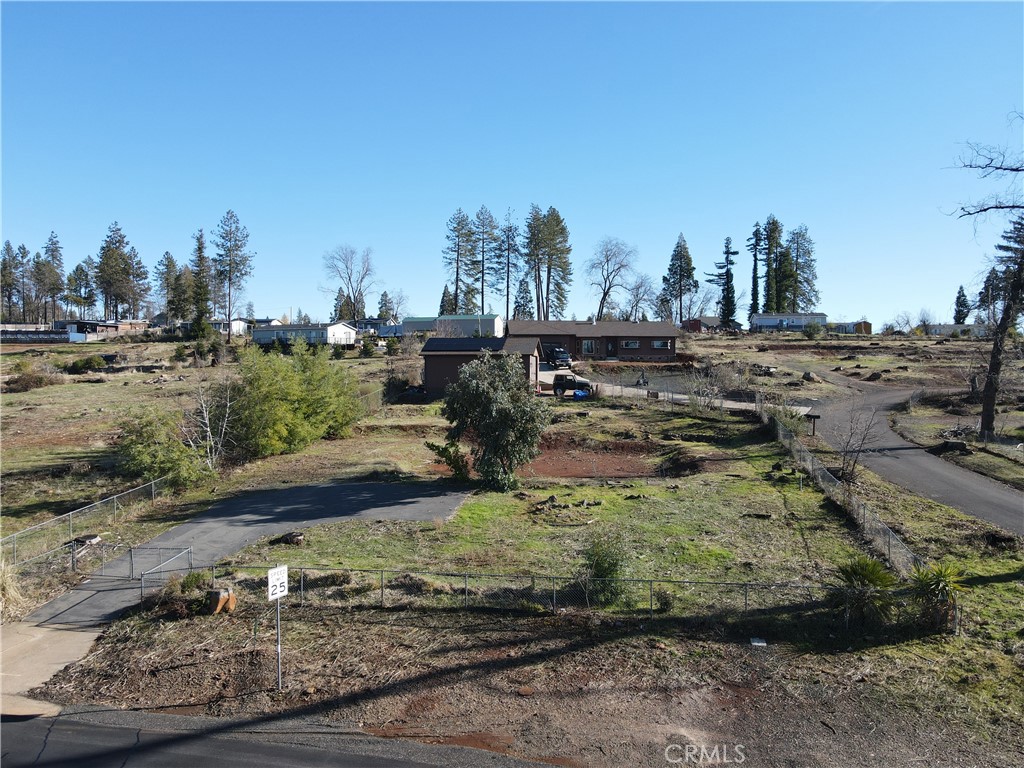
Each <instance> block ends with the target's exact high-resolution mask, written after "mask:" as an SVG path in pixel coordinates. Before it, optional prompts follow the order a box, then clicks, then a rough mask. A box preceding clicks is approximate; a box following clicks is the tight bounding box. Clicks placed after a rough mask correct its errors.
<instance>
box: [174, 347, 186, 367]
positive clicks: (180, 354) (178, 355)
mask: <svg viewBox="0 0 1024 768" xmlns="http://www.w3.org/2000/svg"><path fill="white" fill-rule="evenodd" d="M171 360H172V361H173V362H175V363H184V362H185V361H186V360H188V348H187V347H186V346H185V345H184V344H178V345H177V346H176V347H175V348H174V354H173V355H171Z"/></svg>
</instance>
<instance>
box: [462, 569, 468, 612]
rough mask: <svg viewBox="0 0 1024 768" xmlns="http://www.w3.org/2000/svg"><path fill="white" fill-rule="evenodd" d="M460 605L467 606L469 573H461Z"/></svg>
mask: <svg viewBox="0 0 1024 768" xmlns="http://www.w3.org/2000/svg"><path fill="white" fill-rule="evenodd" d="M462 594H463V600H462V607H463V608H469V574H468V573H464V574H462Z"/></svg>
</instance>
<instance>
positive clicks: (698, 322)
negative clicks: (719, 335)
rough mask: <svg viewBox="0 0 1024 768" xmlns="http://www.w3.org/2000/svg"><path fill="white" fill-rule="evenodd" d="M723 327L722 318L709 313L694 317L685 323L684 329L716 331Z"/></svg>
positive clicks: (701, 331)
mask: <svg viewBox="0 0 1024 768" xmlns="http://www.w3.org/2000/svg"><path fill="white" fill-rule="evenodd" d="M721 328H722V320H721V318H718V317H712V316H711V315H707V316H705V317H693V318H690V319H689V320H687V321H686V322H685V323H684V324H683V330H685V331H689V332H690V333H715V332H717V331H719V330H720V329H721Z"/></svg>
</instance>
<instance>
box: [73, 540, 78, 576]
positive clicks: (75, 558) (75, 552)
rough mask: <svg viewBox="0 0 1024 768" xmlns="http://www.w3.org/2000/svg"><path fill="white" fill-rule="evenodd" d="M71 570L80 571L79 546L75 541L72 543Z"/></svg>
mask: <svg viewBox="0 0 1024 768" xmlns="http://www.w3.org/2000/svg"><path fill="white" fill-rule="evenodd" d="M71 570H72V571H77V570H78V545H77V544H76V543H75V542H74V541H72V542H71Z"/></svg>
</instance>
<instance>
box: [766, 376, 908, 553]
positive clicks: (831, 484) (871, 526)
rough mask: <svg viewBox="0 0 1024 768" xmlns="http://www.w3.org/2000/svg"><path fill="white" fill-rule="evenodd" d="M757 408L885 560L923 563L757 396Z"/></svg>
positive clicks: (818, 483)
mask: <svg viewBox="0 0 1024 768" xmlns="http://www.w3.org/2000/svg"><path fill="white" fill-rule="evenodd" d="M757 412H758V413H759V414H760V415H761V420H762V421H763V422H764V423H766V424H772V425H773V426H774V429H775V435H776V439H777V440H778V442H780V443H782V445H784V446H785V447H786V449H787V450H788V451H789V452H790V455H792V457H793V459H794V460H795V461H796V462H797V464H798V465H799V466H800V468H801V469H802V470H803V471H804V472H806V473H807V474H808V476H810V477H811V478H812V479H813V480H814V482H815V484H817V486H818V487H819V488H821V490H822V491H824V493H825V495H826V496H828V497H829V498H830V499H831V500H832V501H834V502H835V503H836V504H838V505H839V506H841V507H842V508H843V509H845V510H846V512H847V514H848V515H850V517H851V518H852V519H853V521H854V522H855V523H856V524H857V528H858V529H859V530H860V532H861V533H862V534H863V535H864V537H865V538H867V540H868V541H869V542H871V544H872V545H873V546H874V547H875V549H876V550H877V551H878V552H879V553H880V554H882V555H883V556H884V557H885V558H886V559H887V560H888V561H889V564H890V565H891V566H892V567H893V568H895V569H896V570H898V571H900V572H901V573H910V572H911V571H912V570H913V569H914V568H915V567H916V566H923V565H924V564H925V563H924V560H922V559H921V558H920V557H918V556H917V555H915V554H914V553H913V552H912V551H911V549H910V547H908V546H907V545H906V543H905V542H904V541H903V539H901V538H900V537H899V536H898V535H897V534H895V533H893V531H892V529H891V528H889V526H888V525H886V524H885V523H884V522H883V521H882V518H880V517H879V516H878V514H877V513H875V512H874V511H873V510H872V509H871V508H870V507H869V506H868V505H867V504H865V503H864V502H863V501H861V500H860V499H859V498H857V497H856V496H855V495H854V494H853V493H851V491H850V487H849V486H848V485H846V484H844V483H842V482H840V481H839V480H837V479H836V477H835V476H834V475H833V474H832V473H831V472H829V471H828V470H827V469H826V468H825V466H824V465H823V464H822V463H821V462H820V461H819V460H818V458H817V457H816V456H814V454H812V453H811V452H810V451H808V450H807V448H806V447H804V445H803V443H801V442H800V440H799V439H797V437H796V435H794V434H793V432H792V431H790V429H789V428H788V427H786V426H785V425H784V424H783V423H782V422H781V421H779V419H777V418H775V417H774V416H773V415H772V413H771V407H770V406H766V404H765V402H764V399H763V398H762V397H760V396H759V397H758V400H757Z"/></svg>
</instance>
